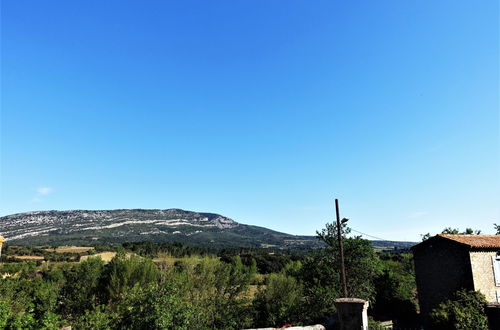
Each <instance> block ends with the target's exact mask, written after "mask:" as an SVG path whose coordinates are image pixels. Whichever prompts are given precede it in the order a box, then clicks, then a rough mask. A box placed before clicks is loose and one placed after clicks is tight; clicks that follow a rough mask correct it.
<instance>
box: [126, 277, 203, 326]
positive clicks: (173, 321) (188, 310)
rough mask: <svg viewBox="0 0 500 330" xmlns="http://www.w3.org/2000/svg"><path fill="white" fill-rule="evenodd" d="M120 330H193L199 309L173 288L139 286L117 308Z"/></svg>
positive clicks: (130, 291) (127, 294)
mask: <svg viewBox="0 0 500 330" xmlns="http://www.w3.org/2000/svg"><path fill="white" fill-rule="evenodd" d="M118 313H119V315H120V316H121V317H120V318H119V323H118V326H117V328H119V329H152V330H154V329H193V328H194V327H195V319H196V318H195V315H196V313H197V309H196V308H195V307H194V306H193V305H192V304H190V303H188V302H186V301H183V299H182V296H181V295H180V294H179V292H178V289H177V288H175V286H173V285H161V286H159V285H158V284H151V285H149V286H148V287H146V288H142V287H141V286H139V285H138V284H136V285H135V286H134V287H132V288H131V289H130V290H129V291H127V292H126V293H125V296H124V297H123V299H122V300H121V301H120V303H119V304H118Z"/></svg>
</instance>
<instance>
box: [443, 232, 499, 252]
mask: <svg viewBox="0 0 500 330" xmlns="http://www.w3.org/2000/svg"><path fill="white" fill-rule="evenodd" d="M437 236H439V237H443V238H447V239H450V240H452V241H455V242H458V243H462V244H465V245H468V246H470V247H475V248H492V249H493V248H499V249H500V235H452V234H438V235H437Z"/></svg>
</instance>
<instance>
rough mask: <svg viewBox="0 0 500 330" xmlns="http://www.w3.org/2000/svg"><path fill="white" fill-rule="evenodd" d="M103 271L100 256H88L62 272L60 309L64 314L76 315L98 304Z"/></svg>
mask: <svg viewBox="0 0 500 330" xmlns="http://www.w3.org/2000/svg"><path fill="white" fill-rule="evenodd" d="M103 271H104V262H103V261H102V260H101V258H88V259H87V260H85V261H83V262H81V263H80V264H78V266H76V267H74V268H73V269H69V270H68V271H67V272H66V273H65V274H64V276H65V277H66V283H65V285H64V286H63V288H62V296H61V298H62V299H61V300H62V301H61V309H62V310H63V313H64V315H65V316H67V317H73V316H74V317H77V316H79V315H82V314H84V313H85V311H86V310H91V309H93V307H94V306H96V305H98V304H99V302H100V298H101V294H102V290H101V287H100V279H101V276H102V274H103Z"/></svg>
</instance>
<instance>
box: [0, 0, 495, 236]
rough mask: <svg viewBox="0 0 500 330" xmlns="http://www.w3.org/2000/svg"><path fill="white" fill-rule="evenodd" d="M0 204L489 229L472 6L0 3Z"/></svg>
mask: <svg viewBox="0 0 500 330" xmlns="http://www.w3.org/2000/svg"><path fill="white" fill-rule="evenodd" d="M1 20H2V23H1V24H2V26H1V28H2V31H1V33H2V35H1V48H2V49H1V51H2V54H1V55H2V58H1V60H2V62H1V64H2V66H1V78H2V81H1V83H2V85H1V94H2V95H1V107H2V108H1V133H0V138H1V162H0V165H1V176H0V180H1V181H0V189H1V190H0V192H1V196H0V215H7V214H11V213H18V212H25V211H32V210H46V209H61V210H62V209H115V208H183V209H188V210H195V211H207V212H215V213H220V214H223V215H226V216H229V217H231V218H233V219H235V220H236V221H239V222H242V223H248V224H255V225H260V226H266V227H269V228H272V229H276V230H280V231H284V232H289V233H293V234H311V235H312V234H314V233H315V231H316V230H318V229H321V228H322V227H323V226H324V224H325V222H330V221H332V220H333V219H334V208H333V199H334V198H335V197H337V198H339V199H340V205H341V215H342V216H348V217H350V218H351V221H350V224H351V226H352V227H353V228H354V229H356V230H358V231H362V232H365V233H368V234H371V235H374V236H377V237H382V238H387V239H401V240H419V239H420V234H423V233H427V232H431V233H436V232H439V231H441V230H442V229H443V228H444V227H448V226H452V227H460V228H465V227H473V228H477V229H482V230H483V231H484V232H487V233H488V232H493V223H494V222H497V223H500V210H499V205H500V192H499V191H500V189H499V183H500V182H499V181H500V180H499V177H500V167H499V125H500V121H499V29H498V22H499V8H498V2H497V1H494V0H485V1H479V2H478V1H457V0H452V1H386V0H382V1H22V0H5V1H2V7H1Z"/></svg>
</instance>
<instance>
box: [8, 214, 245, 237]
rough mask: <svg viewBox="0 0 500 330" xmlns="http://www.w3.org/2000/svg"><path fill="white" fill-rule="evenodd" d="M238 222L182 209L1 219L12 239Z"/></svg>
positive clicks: (173, 230) (189, 229)
mask: <svg viewBox="0 0 500 330" xmlns="http://www.w3.org/2000/svg"><path fill="white" fill-rule="evenodd" d="M238 225H239V224H238V223H237V222H236V221H234V220H232V219H229V218H226V217H224V216H221V215H218V214H212V213H197V212H190V211H184V210H179V209H168V210H142V209H131V210H104V211H88V210H72V211H37V212H26V213H18V214H13V215H8V216H4V217H1V218H0V234H3V236H4V237H5V238H6V239H7V240H9V241H11V242H16V241H26V240H27V239H29V238H33V240H36V238H39V237H44V236H50V235H58V236H61V235H63V236H74V235H83V236H88V235H90V236H92V235H96V236H102V234H105V233H106V232H107V233H109V234H110V235H111V234H112V235H113V236H114V237H115V238H116V237H123V238H126V236H127V235H129V234H131V233H133V234H134V235H160V234H181V233H184V234H185V235H190V234H191V235H192V234H195V233H199V232H201V231H204V230H212V229H217V230H227V229H231V228H235V227H237V226H238Z"/></svg>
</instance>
